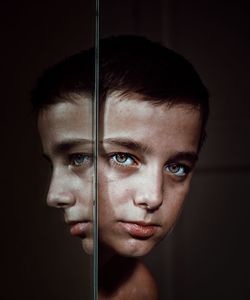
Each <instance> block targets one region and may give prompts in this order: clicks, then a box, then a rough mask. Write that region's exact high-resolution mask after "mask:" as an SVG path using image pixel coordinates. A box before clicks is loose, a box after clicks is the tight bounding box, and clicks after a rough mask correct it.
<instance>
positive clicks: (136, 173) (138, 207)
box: [99, 95, 201, 256]
mask: <svg viewBox="0 0 250 300" xmlns="http://www.w3.org/2000/svg"><path fill="white" fill-rule="evenodd" d="M102 123H103V128H102V130H103V132H102V133H101V137H100V139H101V138H102V141H101V147H100V159H99V172H100V173H99V182H100V188H99V241H100V243H101V244H102V245H104V246H106V247H108V248H110V249H112V250H114V251H115V253H119V254H120V255H124V256H141V255H145V254H147V253H148V252H149V251H150V250H151V249H152V248H153V247H154V246H155V245H156V244H157V243H158V242H159V241H160V240H161V239H162V238H163V237H164V236H165V235H166V234H167V233H168V232H169V231H170V230H171V229H172V227H173V225H174V223H175V221H176V219H177V217H178V215H179V214H180V211H181V208H182V205H183V202H184V199H185V197H186V195H187V193H188V190H189V186H190V180H191V177H192V174H193V168H194V165H195V162H196V160H197V155H198V153H197V149H198V144H199V139H200V133H201V132H200V131H201V120H200V112H199V110H198V109H195V108H193V107H192V106H191V105H188V104H186V105H184V104H183V105H175V106H172V107H168V106H166V105H158V106H156V105H153V104H151V103H148V102H145V101H141V100H138V96H137V97H136V96H134V97H132V96H130V97H128V98H127V99H126V98H125V99H123V100H120V99H119V97H117V96H115V95H113V96H111V97H109V98H108V99H107V102H106V103H105V108H104V110H103V122H102ZM101 249H102V248H101Z"/></svg>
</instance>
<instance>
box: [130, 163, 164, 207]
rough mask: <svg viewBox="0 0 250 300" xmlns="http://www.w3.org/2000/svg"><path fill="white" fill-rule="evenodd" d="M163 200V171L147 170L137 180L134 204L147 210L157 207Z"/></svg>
mask: <svg viewBox="0 0 250 300" xmlns="http://www.w3.org/2000/svg"><path fill="white" fill-rule="evenodd" d="M162 202H163V172H162V170H157V169H156V170H148V171H147V172H145V173H144V174H143V175H142V174H140V180H138V182H137V188H136V192H135V196H134V204H135V205H136V206H140V207H142V208H145V209H147V210H151V211H154V210H156V209H158V208H159V207H160V206H161V205H162Z"/></svg>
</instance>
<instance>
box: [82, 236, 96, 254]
mask: <svg viewBox="0 0 250 300" xmlns="http://www.w3.org/2000/svg"><path fill="white" fill-rule="evenodd" d="M82 249H83V251H84V252H85V253H86V254H88V255H92V254H93V239H83V240H82Z"/></svg>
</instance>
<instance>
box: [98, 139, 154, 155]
mask: <svg viewBox="0 0 250 300" xmlns="http://www.w3.org/2000/svg"><path fill="white" fill-rule="evenodd" d="M100 143H101V144H109V145H115V146H121V147H124V148H127V149H130V150H134V151H139V152H142V153H148V154H150V153H152V152H153V151H152V149H151V148H150V147H148V146H146V145H144V144H142V143H140V142H137V141H135V140H133V139H128V138H108V139H105V140H103V141H101V142H100Z"/></svg>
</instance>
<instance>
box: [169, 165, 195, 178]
mask: <svg viewBox="0 0 250 300" xmlns="http://www.w3.org/2000/svg"><path fill="white" fill-rule="evenodd" d="M171 167H174V168H176V167H177V169H178V170H177V171H174V170H172V171H171V170H170V168H171ZM166 170H167V172H169V173H171V174H173V175H175V176H177V177H185V176H187V175H188V173H189V172H190V171H191V168H190V167H188V166H187V165H183V164H180V163H171V164H168V165H166ZM180 170H182V174H178V172H179V171H180Z"/></svg>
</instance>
